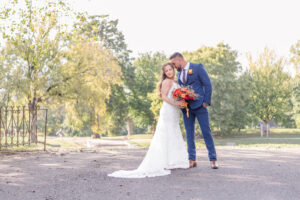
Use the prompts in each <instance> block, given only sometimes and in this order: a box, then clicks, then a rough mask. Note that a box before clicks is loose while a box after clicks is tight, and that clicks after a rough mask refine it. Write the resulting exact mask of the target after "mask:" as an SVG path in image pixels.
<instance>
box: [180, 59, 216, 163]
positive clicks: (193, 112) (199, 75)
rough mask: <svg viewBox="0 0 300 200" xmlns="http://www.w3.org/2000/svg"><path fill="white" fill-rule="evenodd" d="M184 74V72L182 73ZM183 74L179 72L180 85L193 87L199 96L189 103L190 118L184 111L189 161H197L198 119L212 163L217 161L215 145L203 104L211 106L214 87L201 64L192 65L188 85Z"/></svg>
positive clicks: (206, 111)
mask: <svg viewBox="0 0 300 200" xmlns="http://www.w3.org/2000/svg"><path fill="white" fill-rule="evenodd" d="M181 72H182V71H181ZM181 72H178V74H177V77H178V83H179V84H180V86H186V85H189V86H191V87H192V88H193V89H194V91H195V93H197V94H198V95H199V99H197V100H190V101H188V107H189V117H187V114H186V109H182V113H183V120H184V126H185V131H186V139H187V144H188V153H189V160H196V147H195V119H196V118H197V120H198V122H199V125H200V128H201V131H202V135H203V138H204V141H205V144H206V148H207V150H208V157H209V160H210V161H213V160H217V154H216V150H215V144H214V140H213V137H212V135H211V130H210V125H209V115H208V110H207V108H205V107H203V106H202V105H203V102H206V103H208V104H209V105H210V104H211V94H212V86H211V82H210V79H209V77H208V74H207V72H206V70H205V69H204V67H203V65H202V64H200V63H190V68H189V71H188V73H187V77H186V84H184V83H183V82H182V81H181V80H180V76H181Z"/></svg>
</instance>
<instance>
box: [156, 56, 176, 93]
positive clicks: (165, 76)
mask: <svg viewBox="0 0 300 200" xmlns="http://www.w3.org/2000/svg"><path fill="white" fill-rule="evenodd" d="M167 66H171V67H172V69H173V70H174V71H175V66H174V65H173V63H171V62H167V63H165V64H164V65H163V66H162V67H161V78H160V81H159V84H158V90H159V97H160V98H161V87H162V82H163V81H164V80H165V79H166V78H167V75H166V74H165V68H166V67H167Z"/></svg>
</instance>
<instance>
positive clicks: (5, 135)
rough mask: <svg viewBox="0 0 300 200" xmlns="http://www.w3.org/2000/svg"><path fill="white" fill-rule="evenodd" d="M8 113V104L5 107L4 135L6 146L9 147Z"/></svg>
mask: <svg viewBox="0 0 300 200" xmlns="http://www.w3.org/2000/svg"><path fill="white" fill-rule="evenodd" d="M7 113H8V110H7V106H6V107H5V127H4V133H5V134H4V137H5V146H6V147H7V146H8V145H7V129H8V128H7Z"/></svg>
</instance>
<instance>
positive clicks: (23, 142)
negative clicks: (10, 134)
mask: <svg viewBox="0 0 300 200" xmlns="http://www.w3.org/2000/svg"><path fill="white" fill-rule="evenodd" d="M22 125H23V136H22V144H23V146H24V145H25V141H24V140H25V106H23V117H22Z"/></svg>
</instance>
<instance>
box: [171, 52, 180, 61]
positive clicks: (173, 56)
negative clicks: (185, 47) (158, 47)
mask: <svg viewBox="0 0 300 200" xmlns="http://www.w3.org/2000/svg"><path fill="white" fill-rule="evenodd" d="M177 57H180V58H183V55H182V54H181V53H179V52H175V53H173V54H172V55H171V56H170V58H169V60H172V59H173V58H177Z"/></svg>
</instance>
